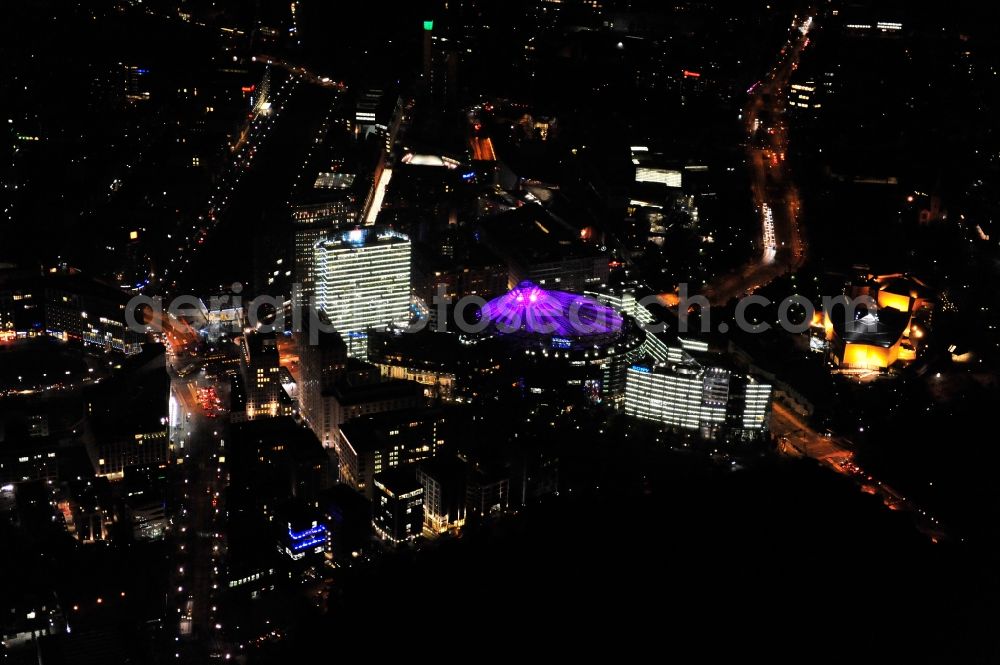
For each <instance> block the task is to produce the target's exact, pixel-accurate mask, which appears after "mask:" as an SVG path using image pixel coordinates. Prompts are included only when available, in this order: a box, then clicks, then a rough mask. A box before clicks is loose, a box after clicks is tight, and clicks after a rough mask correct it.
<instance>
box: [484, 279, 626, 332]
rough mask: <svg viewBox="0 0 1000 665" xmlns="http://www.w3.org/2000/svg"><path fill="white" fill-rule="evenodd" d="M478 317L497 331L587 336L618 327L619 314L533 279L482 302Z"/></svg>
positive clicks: (618, 330) (583, 297) (619, 329)
mask: <svg viewBox="0 0 1000 665" xmlns="http://www.w3.org/2000/svg"><path fill="white" fill-rule="evenodd" d="M482 318H483V320H488V321H489V326H490V327H492V328H493V329H494V330H496V332H498V333H500V334H511V333H524V334H529V335H555V336H559V337H589V336H592V335H608V334H614V333H618V332H620V331H621V329H622V317H621V315H620V314H618V312H616V311H614V310H613V309H611V308H610V307H607V306H605V305H602V304H601V303H599V302H598V301H596V300H594V299H593V298H589V297H587V296H582V295H578V294H575V293H566V292H565V291H548V290H546V289H543V288H541V287H539V286H538V285H537V284H534V283H533V282H521V283H520V284H518V285H517V286H516V287H515V288H514V289H513V290H511V291H509V292H508V293H506V294H504V295H502V296H500V297H499V298H494V299H493V300H491V301H489V302H488V303H486V305H485V306H484V307H483V309H482Z"/></svg>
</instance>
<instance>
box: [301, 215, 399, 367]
mask: <svg viewBox="0 0 1000 665" xmlns="http://www.w3.org/2000/svg"><path fill="white" fill-rule="evenodd" d="M315 266H316V300H317V305H318V306H319V308H320V309H321V310H322V311H323V313H324V314H326V317H327V318H328V319H329V321H330V323H331V324H333V326H334V328H336V330H337V332H339V333H340V334H341V336H342V337H343V338H344V340H345V341H346V342H347V344H348V352H349V353H350V354H351V355H361V353H359V344H358V343H357V340H358V339H363V337H364V336H365V331H367V330H368V329H369V328H382V327H385V326H387V325H389V324H400V325H405V324H406V323H407V322H408V321H409V318H410V239H409V238H408V237H407V236H405V235H403V234H402V233H399V232H397V231H393V230H392V229H388V228H384V227H366V228H358V229H354V230H351V231H346V232H344V233H341V234H338V235H336V236H334V237H332V238H329V239H327V240H324V241H321V242H319V243H317V244H316V248H315Z"/></svg>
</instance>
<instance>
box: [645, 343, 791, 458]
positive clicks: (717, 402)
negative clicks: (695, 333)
mask: <svg viewBox="0 0 1000 665" xmlns="http://www.w3.org/2000/svg"><path fill="white" fill-rule="evenodd" d="M771 390H772V388H771V385H769V384H767V383H763V382H761V381H759V380H757V379H756V378H754V377H753V376H750V375H748V374H743V373H740V372H738V371H735V370H732V369H728V368H726V367H723V366H720V365H719V364H718V363H713V362H711V358H706V359H701V358H699V359H698V360H696V359H695V358H694V357H693V356H692V355H691V354H689V353H688V352H686V351H683V350H682V349H676V353H672V354H671V360H670V361H668V362H659V363H649V364H646V365H633V366H632V367H630V368H629V369H628V372H627V374H626V381H625V413H626V414H627V415H630V416H635V417H636V418H641V419H643V420H651V421H655V422H659V423H661V424H663V425H664V426H666V427H668V428H671V429H676V430H687V431H693V432H697V433H698V435H699V436H700V437H701V438H703V439H709V440H716V439H729V440H743V441H753V440H757V439H759V438H761V437H763V436H764V435H765V434H766V433H767V431H768V416H769V414H770V410H771Z"/></svg>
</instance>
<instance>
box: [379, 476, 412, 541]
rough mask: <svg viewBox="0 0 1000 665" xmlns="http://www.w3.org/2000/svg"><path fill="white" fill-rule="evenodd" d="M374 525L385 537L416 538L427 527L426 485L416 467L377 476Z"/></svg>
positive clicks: (383, 538) (382, 537)
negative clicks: (424, 486) (421, 482)
mask: <svg viewBox="0 0 1000 665" xmlns="http://www.w3.org/2000/svg"><path fill="white" fill-rule="evenodd" d="M373 483H374V491H375V500H374V505H373V507H372V525H373V526H374V528H375V533H376V534H377V535H378V537H379V538H381V539H382V540H387V541H389V542H392V543H402V542H404V541H407V540H413V539H414V538H416V537H417V536H419V535H420V534H421V532H422V531H423V528H424V488H423V485H421V484H420V481H418V480H417V477H416V473H415V471H414V469H413V468H407V467H398V468H395V469H392V470H391V471H384V472H382V473H379V474H377V475H376V476H375V479H374V481H373Z"/></svg>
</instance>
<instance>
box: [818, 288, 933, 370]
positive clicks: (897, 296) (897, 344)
mask: <svg viewBox="0 0 1000 665" xmlns="http://www.w3.org/2000/svg"><path fill="white" fill-rule="evenodd" d="M859 294H865V295H871V296H872V298H873V299H874V300H875V302H876V304H877V305H878V307H877V308H875V309H873V310H871V311H859V312H857V313H856V315H855V318H854V319H853V320H850V321H841V320H838V316H837V314H834V315H833V317H832V319H833V320H832V321H831V320H830V319H831V317H830V316H829V315H826V314H823V313H820V314H817V317H816V318H815V319H814V321H813V325H814V327H815V328H819V327H822V328H823V332H824V336H825V337H826V340H827V342H828V343H829V348H830V350H831V357H832V360H833V361H834V363H835V364H836V365H837V366H838V367H839V368H840V369H841V370H843V371H847V372H869V371H880V370H885V369H887V368H889V367H891V366H893V365H895V364H896V363H898V362H910V361H912V360H915V359H916V357H917V351H918V349H919V347H920V345H921V344H922V342H923V339H924V336H925V335H926V330H927V325H926V322H927V321H928V320H929V318H930V314H931V312H932V310H933V300H932V294H931V290H930V289H929V288H928V287H927V285H926V284H924V283H923V282H921V281H920V280H918V279H916V278H914V277H911V276H907V275H903V274H893V275H882V276H878V277H871V276H869V280H868V282H867V283H866V284H863V285H861V286H859V287H855V289H854V292H853V293H852V294H851V295H853V296H857V295H859Z"/></svg>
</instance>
